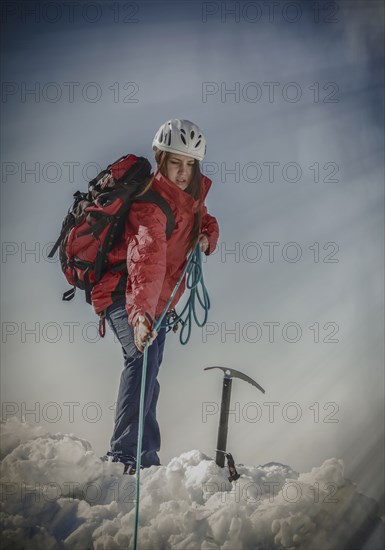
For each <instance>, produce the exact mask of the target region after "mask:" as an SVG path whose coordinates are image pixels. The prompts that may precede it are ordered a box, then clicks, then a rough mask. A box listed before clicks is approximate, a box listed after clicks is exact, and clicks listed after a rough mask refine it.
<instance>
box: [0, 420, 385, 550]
mask: <svg viewBox="0 0 385 550" xmlns="http://www.w3.org/2000/svg"><path fill="white" fill-rule="evenodd" d="M2 427H3V430H2V437H1V443H2V444H1V450H2V472H1V488H2V496H1V507H2V512H1V522H2V531H3V544H2V548H12V549H13V550H15V549H21V548H23V549H25V550H29V549H39V550H45V549H57V548H59V549H62V548H63V549H64V548H66V549H67V548H71V549H76V550H86V549H95V550H102V549H105V550H107V549H108V550H110V549H111V550H115V549H121V548H127V549H128V548H131V547H132V533H133V522H134V495H135V479H134V478H133V477H132V476H123V475H122V467H121V466H120V465H118V464H105V463H102V462H101V461H100V460H99V458H98V457H97V456H96V455H95V453H94V452H93V450H92V448H91V445H90V444H89V443H88V442H87V441H85V440H82V439H79V438H78V437H76V436H75V435H73V434H62V433H56V434H52V435H51V434H49V433H48V432H46V431H45V429H43V428H42V427H39V426H31V425H28V424H27V423H22V422H20V421H19V420H18V419H17V418H16V417H13V418H11V419H9V420H8V421H7V422H6V423H3V425H2ZM237 469H238V472H239V473H240V474H242V476H241V478H240V479H239V480H238V481H237V482H236V483H233V484H231V483H230V482H229V481H228V480H227V475H228V472H227V469H223V470H222V469H221V468H218V466H217V465H216V464H215V462H214V461H213V460H212V459H210V458H209V457H207V456H206V455H204V454H202V453H201V452H200V451H197V450H192V451H189V452H186V453H183V454H182V455H180V456H179V457H175V458H173V459H172V460H171V461H170V463H169V464H167V465H165V466H161V467H158V468H156V467H153V468H150V469H147V470H143V472H142V474H141V506H140V530H139V544H138V547H139V548H140V549H156V550H161V549H171V548H173V549H191V550H197V549H202V550H211V549H219V548H220V549H223V550H241V549H242V550H246V549H250V550H251V549H252V550H257V549H261V550H262V549H263V550H273V549H281V548H289V549H294V548H295V549H303V550H322V549H328V550H329V549H330V550H340V549H344V550H353V549H360V550H382V548H383V547H384V544H383V532H384V530H383V526H384V524H383V522H382V521H381V519H380V518H379V517H378V516H377V512H378V509H377V503H376V502H375V501H374V500H372V499H370V498H368V497H366V496H365V495H363V494H360V493H358V492H357V491H356V488H355V485H354V484H353V483H352V482H351V481H349V480H347V479H344V477H343V463H342V461H341V460H337V459H336V458H330V459H329V460H326V461H325V462H324V463H323V464H322V465H321V466H319V467H315V468H313V469H312V471H311V472H310V473H303V474H298V473H297V472H294V471H293V470H292V469H291V468H290V467H289V466H285V465H282V464H278V463H274V462H271V463H269V464H265V465H264V466H242V465H238V466H237Z"/></svg>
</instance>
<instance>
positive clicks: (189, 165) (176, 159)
mask: <svg viewBox="0 0 385 550" xmlns="http://www.w3.org/2000/svg"><path fill="white" fill-rule="evenodd" d="M194 164H195V160H194V159H193V158H191V157H186V155H179V154H177V153H170V154H169V156H168V158H167V161H166V172H167V177H168V179H169V180H170V181H171V182H172V183H174V184H175V185H176V186H177V187H179V189H182V190H183V191H184V190H185V189H186V187H188V186H189V185H190V183H191V178H192V175H193V166H194Z"/></svg>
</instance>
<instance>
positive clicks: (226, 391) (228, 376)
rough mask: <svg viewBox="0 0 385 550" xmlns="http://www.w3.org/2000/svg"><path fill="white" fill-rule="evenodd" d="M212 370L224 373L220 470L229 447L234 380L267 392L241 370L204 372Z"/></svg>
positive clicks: (220, 421)
mask: <svg viewBox="0 0 385 550" xmlns="http://www.w3.org/2000/svg"><path fill="white" fill-rule="evenodd" d="M211 369H220V370H222V371H223V372H224V376H223V387H222V402H221V416H220V419H219V428H218V440H217V449H216V458H215V462H216V464H217V465H218V466H219V467H220V468H224V466H225V456H226V445H227V431H228V424H229V408H230V398H231V385H232V381H233V378H239V379H240V380H244V381H245V382H248V383H249V384H251V385H252V386H254V387H256V388H257V389H258V390H260V391H261V392H262V393H265V390H264V389H263V388H262V386H260V385H259V384H258V383H257V382H256V381H255V380H253V379H252V378H250V376H247V374H243V372H240V371H239V370H235V369H227V368H225V367H217V366H215V367H206V368H205V369H204V370H211Z"/></svg>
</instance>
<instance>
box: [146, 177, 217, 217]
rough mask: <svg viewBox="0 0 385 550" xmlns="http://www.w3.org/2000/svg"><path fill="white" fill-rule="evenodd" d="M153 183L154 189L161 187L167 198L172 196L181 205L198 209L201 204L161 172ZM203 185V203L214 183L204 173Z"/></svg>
mask: <svg viewBox="0 0 385 550" xmlns="http://www.w3.org/2000/svg"><path fill="white" fill-rule="evenodd" d="M152 185H153V186H154V189H155V190H156V188H157V187H158V188H160V189H161V190H162V191H163V194H164V195H165V198H167V197H168V198H170V199H171V200H172V201H175V202H176V203H177V204H180V205H181V206H188V207H191V208H193V210H196V209H197V208H198V206H199V201H198V200H194V198H193V197H192V196H191V195H189V194H188V193H186V192H185V191H183V190H182V189H180V188H179V187H178V186H177V185H175V184H174V183H172V182H171V181H170V180H169V179H168V178H167V177H166V176H164V175H163V174H161V173H160V172H159V173H158V174H157V175H156V177H155V178H154V180H153V183H152ZM201 185H202V201H201V202H202V203H203V202H204V200H205V198H206V196H207V194H208V192H209V190H210V187H211V185H212V181H211V180H210V179H209V178H208V177H207V176H203V175H202V180H201Z"/></svg>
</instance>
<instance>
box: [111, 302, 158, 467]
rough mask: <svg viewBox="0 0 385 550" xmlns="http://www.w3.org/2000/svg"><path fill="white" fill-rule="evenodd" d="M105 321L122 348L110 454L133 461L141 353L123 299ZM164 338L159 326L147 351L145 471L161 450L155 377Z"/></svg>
mask: <svg viewBox="0 0 385 550" xmlns="http://www.w3.org/2000/svg"><path fill="white" fill-rule="evenodd" d="M106 319H107V322H108V324H109V326H110V328H111V330H112V331H113V332H114V333H115V335H116V337H117V338H118V340H119V342H120V344H121V346H122V349H123V357H124V368H123V372H122V374H121V377H120V386H119V392H118V400H117V404H116V415H115V427H114V431H113V434H112V438H111V453H112V454H113V455H114V456H117V457H119V456H120V457H121V458H123V459H124V458H126V457H135V458H136V454H137V440H138V426H139V401H140V388H141V380H142V365H143V353H141V352H140V351H139V350H138V348H137V347H136V346H135V344H134V329H133V328H132V326H131V325H129V324H128V319H127V312H126V309H125V300H119V301H117V302H114V303H113V304H112V305H110V306H109V307H108V308H107V311H106ZM165 339H166V328H165V327H162V328H160V329H159V331H158V336H157V337H156V339H155V340H154V342H153V343H152V344H151V346H149V348H148V352H147V376H146V391H145V399H144V425H143V439H142V457H141V462H142V466H143V467H144V468H149V467H150V466H152V465H156V466H159V465H160V462H159V457H158V454H157V451H159V449H160V430H159V424H158V422H157V419H156V405H157V402H158V397H159V389H160V386H159V382H158V380H157V375H158V371H159V367H160V364H161V362H162V357H163V348H164V344H165Z"/></svg>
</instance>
